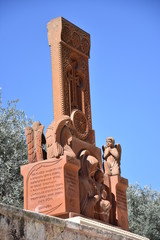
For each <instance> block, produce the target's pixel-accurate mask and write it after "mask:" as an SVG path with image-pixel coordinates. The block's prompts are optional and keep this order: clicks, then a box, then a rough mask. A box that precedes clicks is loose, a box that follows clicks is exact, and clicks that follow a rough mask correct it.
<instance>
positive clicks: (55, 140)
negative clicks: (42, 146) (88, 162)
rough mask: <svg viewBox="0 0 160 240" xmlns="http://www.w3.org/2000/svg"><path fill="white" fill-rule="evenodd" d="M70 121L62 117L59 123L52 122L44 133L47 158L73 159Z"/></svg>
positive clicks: (66, 117) (68, 118)
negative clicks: (68, 157) (67, 157)
mask: <svg viewBox="0 0 160 240" xmlns="http://www.w3.org/2000/svg"><path fill="white" fill-rule="evenodd" d="M71 129H72V121H71V119H70V117H69V116H65V115H64V116H63V117H62V118H61V119H60V120H59V121H57V122H52V123H51V125H50V126H49V127H48V128H47V131H46V145H47V158H48V159H50V158H53V157H57V158H58V157H60V156H62V155H68V156H71V157H75V153H74V152H73V150H72V147H71V145H72V133H71Z"/></svg>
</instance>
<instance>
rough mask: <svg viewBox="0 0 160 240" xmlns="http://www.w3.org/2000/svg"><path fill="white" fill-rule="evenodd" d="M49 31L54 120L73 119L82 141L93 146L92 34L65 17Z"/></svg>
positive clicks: (48, 26) (51, 22) (52, 24)
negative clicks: (89, 64) (66, 116)
mask: <svg viewBox="0 0 160 240" xmlns="http://www.w3.org/2000/svg"><path fill="white" fill-rule="evenodd" d="M47 29H48V41H49V46H50V47H51V66H52V84H53V105H54V120H55V121H57V120H59V119H61V118H62V116H63V115H68V116H71V117H72V120H73V123H74V127H75V129H76V131H77V134H78V135H79V138H80V139H81V140H84V141H86V142H90V143H92V144H93V143H95V134H94V131H93V130H92V119H91V103H90V86H89V66H88V59H89V52H90V35H89V34H88V33H86V32H85V31H83V30H82V29H80V28H78V27H77V26H75V25H74V24H72V23H70V22H69V21H67V20H66V19H64V18H62V17H59V18H55V19H53V20H51V21H50V22H49V23H48V25H47Z"/></svg>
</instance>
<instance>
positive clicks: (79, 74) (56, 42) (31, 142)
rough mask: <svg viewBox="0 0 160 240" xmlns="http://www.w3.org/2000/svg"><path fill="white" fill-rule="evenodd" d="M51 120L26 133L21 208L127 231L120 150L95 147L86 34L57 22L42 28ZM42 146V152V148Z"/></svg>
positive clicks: (109, 144) (109, 142) (110, 146)
mask: <svg viewBox="0 0 160 240" xmlns="http://www.w3.org/2000/svg"><path fill="white" fill-rule="evenodd" d="M47 29H48V40H49V46H50V48H51V63H52V81H53V103H54V121H53V122H52V123H51V124H50V126H49V127H48V128H47V131H46V136H44V134H43V129H44V126H43V125H41V123H39V122H35V123H34V124H33V126H32V127H28V128H26V131H25V134H26V140H27V145H28V164H27V165H24V166H21V174H22V175H23V180H24V209H26V210H31V211H35V212H38V213H44V214H47V215H51V216H58V217H61V218H68V217H72V216H83V217H87V218H91V219H95V220H97V221H102V222H103V223H106V224H112V225H115V226H119V227H121V228H122V229H125V230H128V229H129V226H128V213H127V201H126V189H127V186H128V181H127V179H124V178H122V177H121V173H120V158H121V146H120V144H116V145H115V144H114V139H113V138H111V137H110V138H107V145H106V146H103V158H104V161H103V164H102V159H101V149H100V148H98V147H96V146H95V134H94V130H93V129H92V119H91V103H90V84H89V67H88V59H89V53H90V35H89V34H88V33H86V32H85V31H83V30H81V29H80V28H78V27H76V26H75V25H73V24H72V23H70V22H68V21H67V20H65V19H64V18H62V17H59V18H56V19H53V20H52V21H50V22H49V23H48V26H47ZM44 146H46V147H44Z"/></svg>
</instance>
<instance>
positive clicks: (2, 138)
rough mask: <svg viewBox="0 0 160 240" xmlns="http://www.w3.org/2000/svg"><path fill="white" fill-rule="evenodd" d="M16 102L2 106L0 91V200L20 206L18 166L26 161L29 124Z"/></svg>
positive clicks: (29, 121) (21, 196) (21, 198)
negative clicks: (27, 128) (26, 135)
mask: <svg viewBox="0 0 160 240" xmlns="http://www.w3.org/2000/svg"><path fill="white" fill-rule="evenodd" d="M17 102H18V100H16V101H11V102H8V104H7V107H6V108H4V107H3V106H2V101H1V91H0V202H2V203H6V204H10V205H14V206H17V207H22V205H23V179H22V176H21V175H20V166H21V165H23V164H25V163H26V160H25V159H27V146H26V141H25V135H24V130H25V127H26V126H28V125H29V124H31V120H28V119H27V117H26V115H25V113H24V111H20V110H18V109H17Z"/></svg>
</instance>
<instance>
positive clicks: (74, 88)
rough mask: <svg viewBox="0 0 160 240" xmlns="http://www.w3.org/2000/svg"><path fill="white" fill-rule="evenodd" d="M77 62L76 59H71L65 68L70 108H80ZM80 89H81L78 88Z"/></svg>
mask: <svg viewBox="0 0 160 240" xmlns="http://www.w3.org/2000/svg"><path fill="white" fill-rule="evenodd" d="M77 67H78V63H77V61H76V60H72V61H71V63H70V65H69V66H68V70H67V80H68V82H69V101H70V107H71V110H72V109H74V108H77V109H79V110H81V108H82V105H81V99H78V98H81V93H80V94H79V93H78V91H79V90H80V88H81V77H80V76H79V75H78V71H77ZM80 91H81V90H80Z"/></svg>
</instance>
